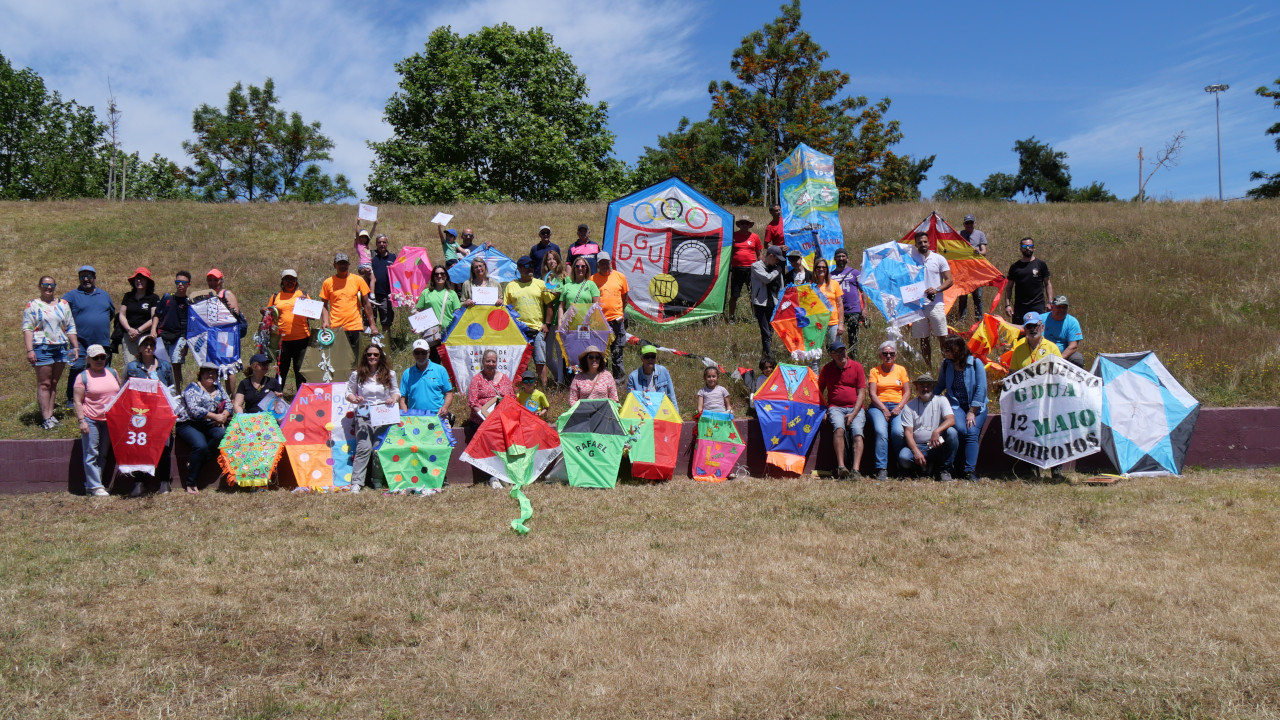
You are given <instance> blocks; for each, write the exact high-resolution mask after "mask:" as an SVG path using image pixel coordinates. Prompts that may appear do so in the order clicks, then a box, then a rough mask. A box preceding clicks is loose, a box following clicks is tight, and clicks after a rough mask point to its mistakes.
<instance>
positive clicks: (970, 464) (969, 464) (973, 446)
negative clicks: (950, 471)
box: [951, 405, 987, 473]
mask: <svg viewBox="0 0 1280 720" xmlns="http://www.w3.org/2000/svg"><path fill="white" fill-rule="evenodd" d="M951 411H952V412H954V413H955V414H956V435H957V436H959V440H960V446H961V447H963V448H964V471H965V472H966V473H971V472H973V469H974V468H975V467H977V465H978V438H979V436H981V435H982V424H983V423H984V422H986V421H987V411H986V410H983V411H982V412H981V413H979V414H977V415H975V416H974V417H973V427H969V423H968V422H966V421H965V413H968V412H969V408H963V409H962V408H958V407H955V406H954V405H953V406H952V407H951ZM957 459H959V453H957ZM957 469H959V468H957Z"/></svg>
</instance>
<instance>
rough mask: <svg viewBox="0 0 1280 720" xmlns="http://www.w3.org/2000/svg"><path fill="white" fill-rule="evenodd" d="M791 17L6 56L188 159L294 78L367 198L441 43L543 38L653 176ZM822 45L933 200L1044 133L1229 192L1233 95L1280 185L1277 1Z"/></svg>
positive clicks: (1118, 168) (599, 13) (1082, 151)
mask: <svg viewBox="0 0 1280 720" xmlns="http://www.w3.org/2000/svg"><path fill="white" fill-rule="evenodd" d="M778 5H779V3H778V2H777V1H776V0H738V1H735V2H680V1H678V0H624V1H621V2H612V3H609V2H599V1H598V0H596V1H592V0H545V1H543V2H536V3H535V2H527V1H526V0H478V1H477V2H470V3H467V2H452V3H435V2H403V3H377V2H366V3H345V2H338V1H336V0H312V1H311V2H306V3H270V2H265V3H264V2H247V1H244V0H231V1H230V2H224V3H219V4H216V5H215V4H212V3H200V4H194V3H173V2H171V1H170V0H131V1H130V2H75V1H72V2H60V3H53V4H36V3H30V2H19V1H18V0H0V26H2V27H5V28H7V29H8V32H6V34H5V38H4V40H3V41H0V53H3V54H4V55H5V56H6V57H7V58H8V59H9V60H10V62H12V63H14V64H15V65H26V66H30V67H32V68H34V69H35V70H36V71H37V72H39V73H40V74H41V75H42V76H43V77H44V78H45V80H46V82H47V83H48V84H49V85H50V86H51V87H52V88H54V89H58V90H60V91H61V92H62V93H63V95H64V97H71V98H75V99H76V100H77V101H79V102H81V103H84V104H91V105H94V106H95V107H98V108H99V109H101V108H103V107H105V104H106V97H107V78H108V77H110V79H111V82H112V85H113V87H114V89H115V94H116V97H117V101H118V102H119V104H120V106H121V108H122V109H123V111H124V119H123V138H124V142H125V145H126V148H127V149H130V150H139V151H141V152H142V153H143V156H144V157H149V156H150V155H151V153H153V152H159V153H161V154H164V155H167V156H168V157H170V158H171V159H174V160H176V161H178V162H180V163H181V162H184V157H183V153H182V149H181V142H182V141H183V140H184V139H189V137H190V135H191V133H190V121H191V111H192V109H193V108H195V107H196V106H197V105H199V104H200V103H202V102H208V103H211V104H218V105H220V104H222V103H223V102H224V101H225V97H226V92H227V90H228V89H230V87H231V86H232V85H233V84H234V83H235V82H236V81H237V80H242V81H245V82H246V83H250V82H251V83H254V84H261V82H262V80H263V79H264V78H266V77H267V76H271V77H273V78H274V79H275V81H276V87H277V91H278V93H279V94H280V95H281V96H282V99H283V102H282V105H283V107H285V108H286V109H289V110H298V111H300V112H301V113H302V114H303V116H304V117H305V118H306V119H307V120H309V121H310V120H319V121H320V122H321V123H322V124H323V126H324V131H325V132H326V133H328V134H329V135H330V136H331V137H332V138H333V139H334V141H335V143H337V147H336V149H335V151H334V153H333V154H334V163H333V168H332V169H333V170H335V171H338V172H344V173H346V174H347V175H348V176H349V177H351V178H352V179H353V180H354V181H355V184H356V185H357V187H361V186H362V185H363V180H364V178H365V176H366V175H367V173H368V169H369V162H370V160H371V158H372V153H371V152H370V151H369V150H368V149H367V148H366V147H365V145H364V140H366V139H382V138H385V137H386V136H387V135H388V133H389V128H388V127H387V126H386V125H385V124H384V123H383V122H382V117H381V116H382V108H383V105H384V104H385V102H386V99H387V98H388V97H389V96H390V95H391V93H392V92H394V91H395V89H396V82H397V79H398V76H397V75H396V73H395V71H394V67H393V66H394V63H395V62H396V61H397V60H399V59H401V58H403V57H406V56H407V55H410V54H412V53H413V52H416V51H418V50H420V49H421V48H422V45H423V43H424V42H425V40H426V38H427V36H428V35H429V33H430V32H431V30H432V29H433V28H435V27H437V26H439V25H442V24H449V25H451V26H453V28H454V29H455V30H457V31H460V32H470V31H472V30H475V29H477V28H479V27H482V26H484V25H488V24H494V23H498V22H504V21H505V22H510V23H511V24H513V25H515V26H517V27H521V28H527V27H531V26H534V25H540V26H542V27H544V28H545V29H547V30H548V31H549V32H551V33H552V34H553V35H554V36H555V38H556V41H557V43H558V44H559V45H560V46H561V47H563V48H564V49H565V50H567V51H568V52H570V53H571V54H572V55H573V56H574V59H575V61H576V62H577V63H578V65H579V67H580V69H581V70H582V71H583V72H584V73H585V74H586V76H587V81H588V83H589V85H590V87H591V90H592V95H593V99H598V100H606V101H608V102H609V104H610V118H611V119H610V127H611V129H612V130H613V131H614V132H615V133H616V134H617V136H618V140H617V146H616V151H617V155H618V157H620V158H621V159H623V160H626V161H628V162H634V161H635V159H636V158H637V157H638V156H639V155H640V153H641V152H642V151H643V148H644V146H645V145H651V144H653V143H654V142H655V140H656V138H657V136H658V135H659V134H661V133H665V132H668V131H670V130H671V129H673V128H674V127H675V125H676V123H677V121H678V120H679V118H680V117H681V116H682V115H688V116H689V117H691V118H693V119H700V118H702V117H705V114H706V111H707V108H708V106H709V101H708V99H707V92H706V88H707V84H708V83H709V82H710V81H712V80H718V79H727V78H729V76H730V75H729V67H728V65H729V59H730V56H731V54H732V52H733V50H734V48H736V47H737V46H738V43H739V42H740V41H741V39H742V36H743V35H745V34H746V33H748V32H750V31H752V30H754V29H758V28H760V27H761V26H762V25H763V24H764V23H765V22H767V21H769V20H771V19H772V18H774V17H775V16H776V15H777V14H778ZM803 8H804V13H805V19H804V26H805V28H806V29H807V30H808V31H809V32H810V34H812V35H813V36H814V38H815V39H816V40H817V41H818V43H819V44H821V45H822V46H823V48H824V49H826V50H827V51H828V52H829V53H830V54H831V57H830V59H829V60H828V65H829V66H830V67H836V68H839V69H842V70H844V71H845V72H847V73H849V74H850V75H851V76H852V79H851V82H850V84H849V86H848V90H849V91H850V92H851V93H853V94H860V95H867V96H868V97H869V98H870V99H871V100H872V101H875V100H877V99H879V98H881V97H889V98H892V100H893V107H892V109H891V111H890V117H892V118H895V119H897V120H899V121H901V123H902V129H903V132H904V133H905V139H904V141H903V142H902V143H901V144H900V145H899V147H898V150H899V151H900V152H906V153H910V154H913V155H917V156H919V155H929V154H936V155H937V161H936V162H935V164H934V167H933V169H932V170H931V171H930V173H929V180H928V181H927V182H926V183H925V185H924V186H923V190H924V192H925V194H926V195H928V194H930V193H932V192H933V190H935V189H936V188H937V187H938V185H939V178H940V177H941V176H942V175H944V174H952V175H956V176H957V177H960V178H962V179H966V180H970V181H973V182H980V181H981V180H982V179H983V178H985V177H986V176H987V175H988V174H989V173H991V172H996V171H1005V172H1009V171H1014V170H1016V156H1015V155H1014V154H1013V152H1012V151H1011V148H1012V146H1013V142H1014V141H1015V140H1017V139H1021V138H1025V137H1028V136H1031V135H1035V136H1036V137H1037V138H1039V139H1041V140H1044V141H1047V142H1049V143H1051V144H1052V145H1053V146H1054V147H1055V148H1057V149H1059V150H1064V151H1066V152H1067V153H1068V155H1069V158H1068V163H1069V164H1070V166H1071V171H1072V175H1073V178H1074V180H1075V182H1076V183H1077V184H1085V183H1087V182H1089V181H1092V180H1100V181H1103V182H1105V183H1106V185H1107V187H1108V188H1110V189H1112V190H1113V191H1114V192H1115V193H1116V194H1117V195H1119V196H1121V197H1124V198H1127V197H1130V196H1132V195H1133V194H1134V193H1135V192H1136V190H1137V178H1136V176H1137V160H1136V157H1135V156H1136V154H1137V151H1138V147H1139V146H1143V147H1145V148H1146V154H1147V157H1149V158H1150V157H1152V156H1153V155H1154V154H1155V151H1156V150H1158V149H1159V148H1160V147H1161V146H1163V145H1164V143H1165V142H1167V141H1168V140H1169V139H1170V138H1171V137H1172V136H1173V135H1174V134H1175V133H1177V132H1179V131H1184V132H1185V133H1186V145H1185V150H1184V152H1183V155H1182V158H1181V161H1180V163H1179V164H1178V166H1177V167H1174V168H1172V169H1170V170H1168V171H1161V172H1160V173H1159V174H1157V175H1156V176H1155V177H1154V178H1153V179H1152V180H1151V182H1150V184H1149V185H1148V187H1147V191H1148V194H1149V195H1151V196H1153V197H1158V198H1159V197H1171V198H1176V199H1199V198H1205V197H1216V195H1217V155H1216V146H1215V141H1214V109H1213V98H1212V97H1211V96H1210V95H1208V94H1206V93H1205V92H1204V90H1203V88H1204V86H1205V85H1207V84H1210V83H1216V82H1225V83H1229V84H1230V85H1231V89H1230V90H1229V91H1228V92H1226V93H1225V94H1224V95H1223V96H1222V154H1223V159H1222V164H1223V173H1224V186H1225V193H1226V195H1227V196H1228V197H1240V196H1242V195H1243V194H1244V192H1245V191H1246V190H1247V189H1248V188H1249V187H1250V186H1251V183H1250V182H1249V180H1248V175H1249V172H1250V171H1252V170H1266V171H1268V172H1277V171H1280V154H1277V153H1276V152H1275V147H1274V145H1273V143H1272V140H1271V139H1269V138H1267V137H1265V136H1264V135H1263V131H1264V130H1265V129H1266V128H1267V127H1268V126H1269V125H1270V124H1271V123H1274V122H1277V121H1280V110H1276V109H1273V108H1272V105H1271V102H1270V101H1268V100H1265V99H1263V98H1259V97H1257V96H1255V95H1254V94H1253V90H1254V88H1256V87H1258V86H1259V85H1264V84H1266V85H1269V84H1270V83H1272V82H1273V81H1274V80H1275V79H1276V78H1277V77H1280V51H1278V50H1277V48H1280V42H1278V41H1280V8H1277V7H1276V6H1275V5H1274V4H1267V3H1243V2H1240V3H1236V2H1218V3H1212V4H1209V3H1192V2H1188V1H1185V0H1172V1H1170V2H1165V3H1123V2H1109V3H1102V2H1077V3H1074V4H1070V5H1068V4H1065V3H1023V4H1018V5H1015V4H1005V3H1000V4H996V3H987V4H959V3H941V2H937V3H935V2H916V3H855V2H834V1H828V0H809V1H808V2H805V3H804V5H803Z"/></svg>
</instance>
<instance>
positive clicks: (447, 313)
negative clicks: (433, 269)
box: [413, 288, 462, 329]
mask: <svg viewBox="0 0 1280 720" xmlns="http://www.w3.org/2000/svg"><path fill="white" fill-rule="evenodd" d="M460 307H462V302H461V301H460V300H458V293H456V292H454V291H452V290H449V289H445V290H432V289H431V288H427V289H426V290H423V291H422V294H421V295H419V296H418V302H417V303H416V304H415V305H414V306H413V309H414V311H415V312H422V311H423V310H426V309H427V308H431V309H432V311H434V312H435V314H436V319H437V320H439V321H440V327H441V328H443V329H447V328H448V327H449V323H450V322H452V321H453V312H454V311H455V310H457V309H458V308H460Z"/></svg>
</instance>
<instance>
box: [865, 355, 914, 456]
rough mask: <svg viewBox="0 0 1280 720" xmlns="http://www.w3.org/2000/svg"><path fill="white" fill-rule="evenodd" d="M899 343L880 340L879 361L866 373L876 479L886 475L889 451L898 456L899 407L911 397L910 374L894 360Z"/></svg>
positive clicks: (900, 410)
mask: <svg viewBox="0 0 1280 720" xmlns="http://www.w3.org/2000/svg"><path fill="white" fill-rule="evenodd" d="M897 359H898V346H897V344H895V343H894V342H893V341H892V340H886V341H884V342H883V343H880V364H879V365H876V366H875V367H873V368H871V372H870V373H868V374H867V395H868V397H869V398H870V399H871V406H870V407H869V408H867V417H868V418H869V419H870V420H871V431H872V433H873V434H874V435H875V461H876V479H877V480H887V479H889V470H888V468H889V452H890V450H891V449H892V452H893V456H894V457H897V456H898V452H899V450H900V449H901V448H902V446H903V444H904V442H905V441H904V440H903V437H902V417H901V416H902V408H904V407H906V404H907V401H908V400H910V399H911V376H910V375H908V374H907V369H906V368H905V367H903V366H901V365H899V364H897V362H896V361H897Z"/></svg>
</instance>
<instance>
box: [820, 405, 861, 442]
mask: <svg viewBox="0 0 1280 720" xmlns="http://www.w3.org/2000/svg"><path fill="white" fill-rule="evenodd" d="M854 413H857V415H855V416H854V418H853V424H852V425H849V426H847V427H846V426H845V422H846V418H848V417H849V416H850V415H853V414H854ZM827 421H828V422H830V423H831V427H833V428H845V429H846V430H848V431H849V432H850V433H852V434H854V435H858V436H861V435H862V430H863V428H865V427H866V426H867V414H866V413H865V412H863V410H862V408H851V407H838V406H835V405H832V406H830V407H828V408H827Z"/></svg>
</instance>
